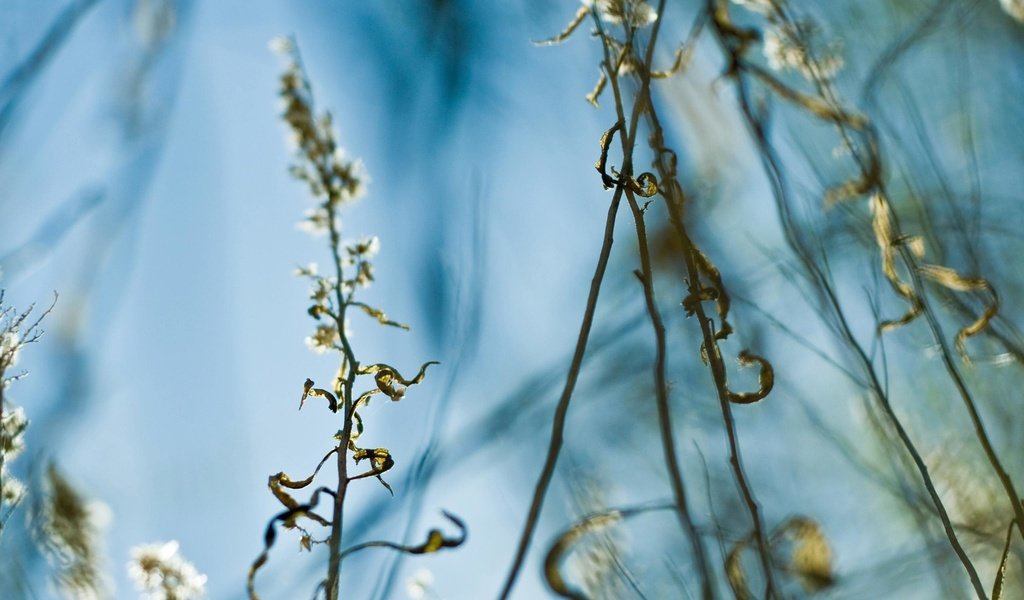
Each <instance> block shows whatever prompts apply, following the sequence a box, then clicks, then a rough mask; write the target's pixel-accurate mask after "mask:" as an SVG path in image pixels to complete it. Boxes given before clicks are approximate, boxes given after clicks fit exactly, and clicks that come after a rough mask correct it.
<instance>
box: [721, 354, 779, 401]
mask: <svg viewBox="0 0 1024 600" xmlns="http://www.w3.org/2000/svg"><path fill="white" fill-rule="evenodd" d="M737 360H738V361H739V363H740V366H743V367H750V366H753V365H759V366H760V367H761V372H760V374H759V375H758V377H757V383H758V388H757V391H756V392H742V393H739V394H737V393H734V392H732V391H729V402H733V403H735V404H753V403H755V402H758V401H760V400H763V399H764V398H765V396H767V395H768V394H769V393H771V391H772V387H774V386H775V371H774V369H772V365H771V363H770V362H768V361H767V360H766V359H764V358H762V357H760V356H757V355H756V354H752V353H750V351H748V350H744V351H742V352H740V354H739V356H738V357H737Z"/></svg>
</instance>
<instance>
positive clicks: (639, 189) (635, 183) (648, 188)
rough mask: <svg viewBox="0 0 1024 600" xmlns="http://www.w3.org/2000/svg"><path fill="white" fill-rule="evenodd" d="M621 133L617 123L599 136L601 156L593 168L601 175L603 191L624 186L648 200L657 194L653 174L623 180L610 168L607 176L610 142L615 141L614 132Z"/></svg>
mask: <svg viewBox="0 0 1024 600" xmlns="http://www.w3.org/2000/svg"><path fill="white" fill-rule="evenodd" d="M617 131H622V123H621V122H618V123H615V124H614V125H612V126H611V128H609V129H608V131H605V132H604V133H603V134H602V135H601V155H600V156H599V157H598V159H597V162H596V163H594V168H595V169H597V172H598V173H600V174H601V184H602V185H604V189H606V190H607V189H611V188H613V187H615V186H617V185H624V186H625V187H626V188H628V189H629V190H630V191H632V192H633V193H634V194H637V195H638V196H642V197H644V198H650V197H651V196H654V195H655V194H657V193H658V178H657V177H655V175H654V174H653V173H647V172H645V173H641V174H640V176H639V177H637V178H636V179H632V178H629V177H627V178H625V180H623V179H622V177H621V175H620V174H619V173H618V172H616V171H615V168H614V167H612V169H611V171H612V175H614V177H613V176H612V175H609V174H608V150H609V149H610V148H611V145H612V140H613V139H615V132H617Z"/></svg>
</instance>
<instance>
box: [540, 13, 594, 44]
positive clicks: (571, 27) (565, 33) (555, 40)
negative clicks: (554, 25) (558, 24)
mask: <svg viewBox="0 0 1024 600" xmlns="http://www.w3.org/2000/svg"><path fill="white" fill-rule="evenodd" d="M589 13H590V8H589V7H587V6H586V5H584V6H581V7H580V8H579V10H577V11H576V15H575V16H574V17H573V18H572V21H569V24H568V25H567V26H566V27H565V29H563V30H562V32H561V33H559V34H558V35H556V36H555V37H552V38H548V39H546V40H541V41H539V42H533V45H534V46H554V45H557V44H561V43H562V42H564V41H565V40H567V39H569V36H571V35H572V34H573V32H574V31H576V29H577V28H578V27H579V26H580V24H582V23H583V20H584V19H586V18H587V15H588V14H589Z"/></svg>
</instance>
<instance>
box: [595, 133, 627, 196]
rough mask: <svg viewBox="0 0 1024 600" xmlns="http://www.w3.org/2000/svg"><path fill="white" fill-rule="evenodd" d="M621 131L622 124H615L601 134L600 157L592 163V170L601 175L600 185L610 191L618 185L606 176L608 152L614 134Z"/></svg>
mask: <svg viewBox="0 0 1024 600" xmlns="http://www.w3.org/2000/svg"><path fill="white" fill-rule="evenodd" d="M621 130H622V123H615V124H614V125H612V126H611V128H609V129H608V131H605V132H604V133H603V134H601V156H600V157H599V158H598V159H597V162H596V163H594V168H595V169H597V172H598V173H600V174H601V183H602V184H603V185H604V189H606V190H607V189H611V188H613V187H615V186H616V185H618V183H619V182H618V180H617V179H615V178H614V177H612V176H611V175H609V174H608V150H609V148H611V145H612V140H613V139H615V132H616V131H621Z"/></svg>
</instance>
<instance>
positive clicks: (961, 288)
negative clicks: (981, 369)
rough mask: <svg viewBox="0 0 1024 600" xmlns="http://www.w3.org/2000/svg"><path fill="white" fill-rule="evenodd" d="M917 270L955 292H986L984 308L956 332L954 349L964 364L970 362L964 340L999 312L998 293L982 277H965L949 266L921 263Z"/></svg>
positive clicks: (979, 331)
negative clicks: (988, 299) (986, 298)
mask: <svg viewBox="0 0 1024 600" xmlns="http://www.w3.org/2000/svg"><path fill="white" fill-rule="evenodd" d="M918 271H919V272H920V273H921V274H922V275H924V276H925V277H927V278H928V279H930V280H932V281H934V282H936V283H938V284H939V285H941V286H943V287H945V288H947V289H950V290H953V291H956V292H981V291H983V292H988V294H989V297H990V302H989V304H988V306H987V307H985V310H984V311H983V312H982V313H981V315H979V316H978V318H977V319H975V320H974V321H973V322H972V323H969V324H968V325H966V326H965V327H963V328H961V329H960V331H958V332H957V334H956V338H955V344H956V351H957V353H958V354H960V358H961V359H962V360H963V361H964V363H965V364H971V359H970V356H968V355H967V348H966V347H965V344H964V342H965V341H966V340H967V338H969V337H971V336H973V335H977V334H979V333H981V331H982V330H983V329H985V327H987V326H988V324H989V322H990V321H991V320H992V319H994V318H995V316H996V314H997V313H998V312H999V294H997V293H996V290H995V288H993V287H992V285H991V284H989V282H988V280H987V279H985V278H983V277H965V276H963V275H961V274H959V273H957V272H956V271H955V270H953V269H950V268H949V267H943V266H940V265H921V266H920V267H918Z"/></svg>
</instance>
